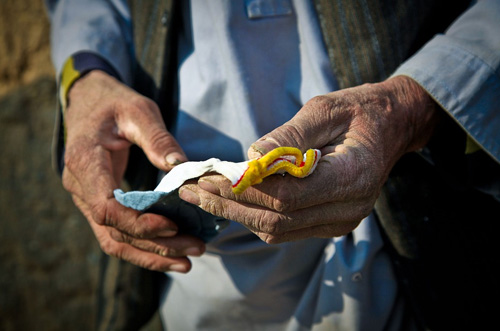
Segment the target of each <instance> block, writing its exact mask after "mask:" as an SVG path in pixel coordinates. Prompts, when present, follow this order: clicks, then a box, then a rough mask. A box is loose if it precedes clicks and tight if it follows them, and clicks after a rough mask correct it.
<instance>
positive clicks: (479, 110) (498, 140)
mask: <svg viewBox="0 0 500 331" xmlns="http://www.w3.org/2000/svg"><path fill="white" fill-rule="evenodd" d="M499 18H500V1H497V0H479V1H477V3H475V4H474V5H473V6H471V7H470V8H469V9H468V10H467V11H466V12H465V13H464V14H463V15H462V16H461V17H459V18H458V19H457V20H456V21H455V22H454V23H453V24H452V25H451V26H450V27H449V28H448V30H447V31H446V32H445V33H444V34H440V35H437V36H435V37H434V38H433V39H432V40H430V41H429V42H428V43H427V44H426V45H425V46H424V47H423V48H422V49H421V50H419V51H418V52H417V53H416V54H415V55H414V56H413V57H411V58H410V59H409V60H408V61H406V62H405V63H403V64H402V65H401V66H400V67H399V68H398V69H397V71H396V72H395V73H394V74H393V76H396V75H406V76H409V77H411V78H413V79H414V80H415V81H417V82H418V83H419V84H420V85H421V86H422V87H423V88H424V89H426V90H427V92H428V93H429V94H430V95H431V96H432V97H433V98H434V99H435V100H436V101H437V103H438V104H439V105H440V106H441V107H442V108H443V109H444V110H445V111H446V112H447V113H448V114H449V115H450V116H451V117H452V118H453V119H454V120H455V122H456V123H458V124H459V125H460V126H461V127H462V129H463V130H465V132H466V133H467V135H468V139H469V140H472V141H473V142H474V143H476V144H478V145H479V146H480V147H481V149H482V150H483V151H485V152H486V153H487V154H489V155H490V156H491V157H492V158H493V159H494V160H496V162H497V163H500V116H499V115H500V114H499V100H500V99H499V97H500V19H499ZM469 146H470V144H469Z"/></svg>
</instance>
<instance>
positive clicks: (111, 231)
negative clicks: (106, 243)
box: [109, 228, 131, 243]
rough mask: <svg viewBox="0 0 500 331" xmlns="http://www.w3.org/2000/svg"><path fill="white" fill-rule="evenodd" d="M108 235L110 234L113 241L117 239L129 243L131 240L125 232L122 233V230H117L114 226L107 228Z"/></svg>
mask: <svg viewBox="0 0 500 331" xmlns="http://www.w3.org/2000/svg"><path fill="white" fill-rule="evenodd" d="M109 235H110V236H111V238H112V239H113V240H114V241H117V242H120V243H130V242H131V239H130V238H129V237H128V236H127V235H126V234H124V233H123V232H121V231H118V230H116V229H114V228H110V229H109Z"/></svg>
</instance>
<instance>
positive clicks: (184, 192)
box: [179, 187, 201, 206]
mask: <svg viewBox="0 0 500 331" xmlns="http://www.w3.org/2000/svg"><path fill="white" fill-rule="evenodd" d="M179 198H181V199H182V200H184V201H186V202H189V203H192V204H193V205H197V206H199V205H200V204H201V200H200V197H199V196H198V194H196V193H195V192H194V191H191V190H190V189H188V188H185V187H181V188H180V189H179Z"/></svg>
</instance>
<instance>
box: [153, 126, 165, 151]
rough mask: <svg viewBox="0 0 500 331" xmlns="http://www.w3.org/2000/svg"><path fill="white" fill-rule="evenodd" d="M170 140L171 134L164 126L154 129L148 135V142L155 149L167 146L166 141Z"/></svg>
mask: <svg viewBox="0 0 500 331" xmlns="http://www.w3.org/2000/svg"><path fill="white" fill-rule="evenodd" d="M169 140H170V135H169V134H168V133H167V131H165V130H164V129H163V128H162V129H160V128H158V129H156V130H154V131H153V132H152V133H151V135H150V136H149V137H148V143H149V145H150V146H151V148H153V150H160V149H164V148H165V143H166V142H168V141H169Z"/></svg>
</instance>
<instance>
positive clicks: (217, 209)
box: [202, 199, 225, 217]
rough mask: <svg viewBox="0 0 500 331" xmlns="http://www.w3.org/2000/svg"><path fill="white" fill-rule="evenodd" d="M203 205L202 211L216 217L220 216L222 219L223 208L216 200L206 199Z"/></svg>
mask: <svg viewBox="0 0 500 331" xmlns="http://www.w3.org/2000/svg"><path fill="white" fill-rule="evenodd" d="M202 204H203V209H204V210H205V211H206V212H208V213H210V214H212V215H217V216H222V217H224V214H225V213H224V207H223V206H222V204H221V203H220V202H219V200H218V199H208V200H205V201H203V202H202Z"/></svg>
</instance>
